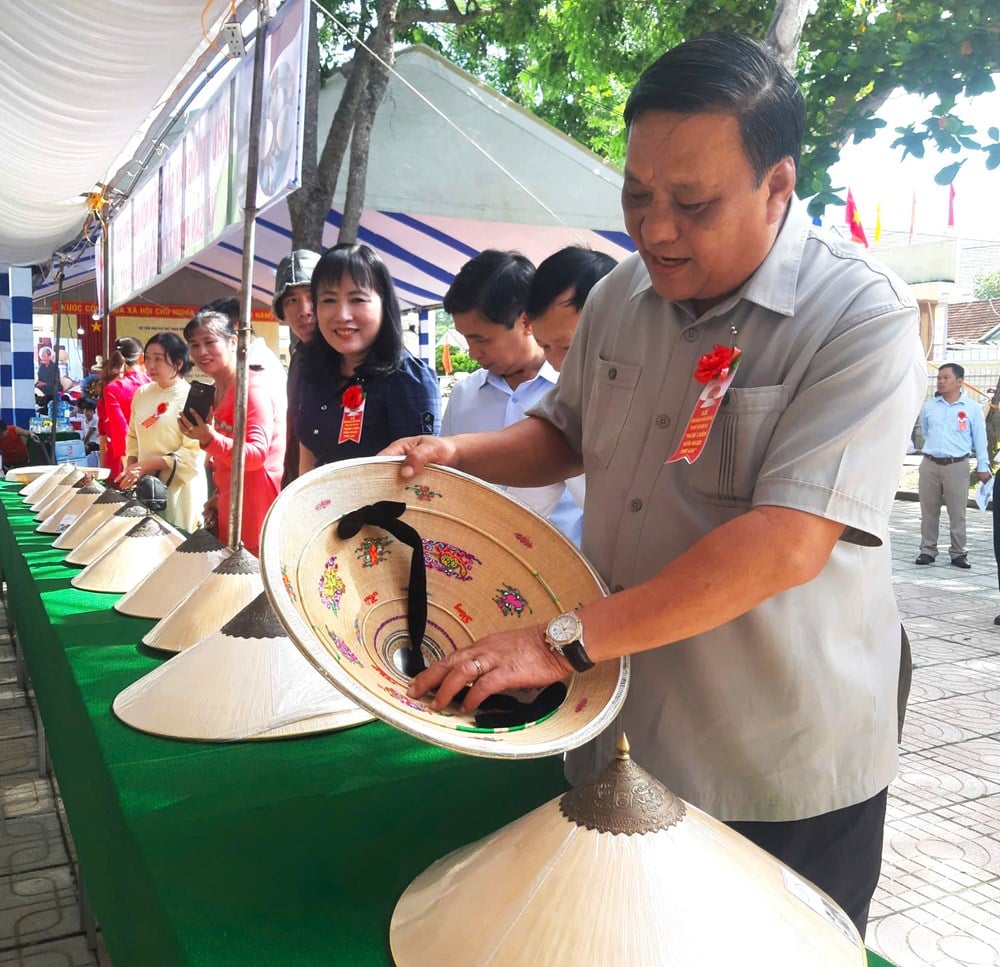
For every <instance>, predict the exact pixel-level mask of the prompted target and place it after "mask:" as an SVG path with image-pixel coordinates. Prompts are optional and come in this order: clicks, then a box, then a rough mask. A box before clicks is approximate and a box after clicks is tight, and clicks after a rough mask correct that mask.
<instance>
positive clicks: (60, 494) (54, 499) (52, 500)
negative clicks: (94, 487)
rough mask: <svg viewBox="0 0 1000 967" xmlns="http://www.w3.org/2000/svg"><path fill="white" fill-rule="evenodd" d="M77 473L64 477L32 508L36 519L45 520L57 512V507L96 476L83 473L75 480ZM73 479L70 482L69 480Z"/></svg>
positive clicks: (91, 481)
mask: <svg viewBox="0 0 1000 967" xmlns="http://www.w3.org/2000/svg"><path fill="white" fill-rule="evenodd" d="M75 476H76V475H75V474H73V475H69V476H66V477H64V478H63V482H62V483H57V484H56V485H55V486H54V487H53V488H52V489H51V490H50V491H49V495H48V496H47V497H46V498H45V499H44V500H41V501H39V502H38V503H37V504H35V506H34V507H32V508H31V509H32V510H33V511H34V512H35V520H37V521H43V520H45V519H46V518H47V517H49V516H51V515H52V514H53V513H55V511H56V509H57V508H59V507H61V506H62V505H63V504H65V503H66V501H68V500H69V499H70V497H72V496H73V495H74V494H75V493H76V492H77V491H78V490H80V489H81V488H82V487H86V486H87V484H89V483H93V481H94V478H93V477H91V476H88V475H87V474H85V473H84V474H81V475H80V476H79V477H76V479H75V480H74V479H73V477H75ZM71 480H72V481H73V482H72V483H70V482H69V481H71Z"/></svg>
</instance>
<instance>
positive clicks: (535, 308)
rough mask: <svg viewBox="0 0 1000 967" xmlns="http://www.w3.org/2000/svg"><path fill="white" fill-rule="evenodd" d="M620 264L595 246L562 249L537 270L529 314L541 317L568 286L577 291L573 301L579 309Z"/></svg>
mask: <svg viewBox="0 0 1000 967" xmlns="http://www.w3.org/2000/svg"><path fill="white" fill-rule="evenodd" d="M617 264H618V263H617V262H616V261H615V260H614V259H613V258H612V257H611V256H610V255H605V254H604V253H603V252H595V251H594V250H593V249H591V248H582V247H581V246H579V245H569V246H567V247H566V248H561V249H559V251H558V252H556V253H554V254H553V255H550V256H549V257H548V258H547V259H545V261H543V262H542V263H541V264H540V265H539V266H538V268H537V269H535V277H534V278H533V279H532V280H531V285H530V286H529V287H528V298H527V300H526V301H525V303H524V312H525V315H526V316H527V317H528V318H529V319H537V318H538V317H539V316H540V315H541V314H542V313H543V312H545V311H547V310H548V309H549V308H550V307H551V305H552V303H554V302H555V301H556V299H558V298H559V296H561V295H562V294H563V293H564V292H565V291H566V290H567V289H572V290H573V291H572V294H571V295H570V300H569V304H570V305H571V306H572V307H573V308H574V309H576V311H577V312H579V311H580V310H581V309H582V308H583V304H584V303H585V302H586V301H587V296H588V295H590V290H591V289H592V288H593V287H594V286H595V285H596V284H597V283H598V282H599V281H600V280H601V279H603V278H604V276H606V275H607V274H608V273H609V272H610V271H611V270H612V269H613V268H614V267H615V266H616V265H617Z"/></svg>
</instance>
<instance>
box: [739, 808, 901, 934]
mask: <svg viewBox="0 0 1000 967" xmlns="http://www.w3.org/2000/svg"><path fill="white" fill-rule="evenodd" d="M887 791H888V790H886V789H883V790H882V791H881V792H880V793H878V794H877V795H875V796H872V798H871V799H868V800H866V801H865V802H861V803H858V804H857V805H855V806H845V807H844V808H843V809H837V810H834V811H833V812H832V813H823V815H821V816H813V817H811V818H810V819H796V820H792V821H790V822H787V823H756V822H736V823H726V825H727V826H729V827H730V828H732V829H735V830H736V832H738V833H742V834H743V835H744V836H746V838H747V839H749V840H750V841H751V842H753V843H756V844H757V845H758V846H759V847H760V848H761V849H763V850H767V852H768V853H770V854H771V855H772V856H774V857H776V858H777V859H779V860H781V862H782V863H784V864H785V865H786V866H789V867H791V868H792V869H793V870H795V872H796V873H798V874H799V875H800V876H803V877H805V878H806V879H807V880H810V881H811V882H812V883H814V884H815V885H816V886H818V887H819V888H820V889H821V890H822V891H823V892H824V893H827V894H829V895H830V897H831V898H832V899H833V900H835V901H836V902H837V904H838V905H839V906H840V907H841V908H842V909H843V911H844V912H845V913H846V914H847V915H848V916H849V917H850V918H851V920H853V921H854V926H856V927H857V928H858V932H859V933H860V934H861V936H862V937H864V935H865V928H866V926H867V925H868V907H869V906H870V904H871V899H872V894H874V892H875V887H876V886H877V885H878V877H879V872H880V871H881V869H882V834H883V831H884V828H885V800H886V793H887Z"/></svg>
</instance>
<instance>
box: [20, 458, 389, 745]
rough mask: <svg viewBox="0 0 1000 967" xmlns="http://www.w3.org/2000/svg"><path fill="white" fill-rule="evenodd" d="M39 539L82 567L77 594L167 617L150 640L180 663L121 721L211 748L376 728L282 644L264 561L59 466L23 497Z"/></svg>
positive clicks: (125, 708) (142, 687)
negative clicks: (113, 597) (112, 597)
mask: <svg viewBox="0 0 1000 967" xmlns="http://www.w3.org/2000/svg"><path fill="white" fill-rule="evenodd" d="M22 496H23V497H24V499H25V500H26V501H27V502H28V503H29V505H30V506H31V508H32V509H33V510H35V511H36V514H35V519H36V520H39V521H40V524H39V527H38V528H36V529H37V530H38V531H39V532H41V533H53V534H57V535H58V536H57V537H56V539H55V541H54V542H53V546H54V547H57V548H59V549H61V550H67V551H68V552H69V553H68V554H67V556H66V558H65V560H66V562H67V563H69V564H74V565H80V566H82V567H83V570H81V571H80V572H79V573H78V574H76V575H75V576H74V577H73V579H72V581H71V583H72V584H73V586H74V587H77V588H80V589H82V590H88V591H101V592H112V593H117V594H124V597H121V598H119V600H118V601H117V602H115V605H114V607H115V610H117V611H119V612H121V613H122V614H127V615H134V616H137V617H144V618H158V619H160V620H159V622H158V623H157V624H156V625H155V626H154V627H153V628H152V629H151V630H150V631H149V632H148V633H147V634H146V635H144V636H143V638H142V643H143V644H144V645H147V646H149V647H151V648H155V649H158V650H161V651H165V652H172V653H175V654H176V656H177V657H175V658H173V659H171V660H170V661H168V662H165V663H164V664H163V665H161V666H159V667H158V668H156V669H155V670H154V671H153V672H151V673H149V674H148V675H146V676H145V677H144V678H142V679H141V680H140V681H138V682H136V683H134V684H133V685H131V686H130V687H129V688H127V689H125V690H124V691H123V692H122V693H121V694H120V695H119V696H118V697H117V698H116V699H115V702H114V705H113V708H114V711H115V713H116V715H118V717H119V718H120V719H121V720H122V721H123V722H125V723H126V724H128V725H131V726H132V727H134V728H136V729H139V730H141V731H144V732H151V733H153V734H157V735H164V736H169V737H175V738H184V739H194V740H202V741H230V740H233V741H235V740H241V739H260V738H278V737H284V736H290V735H302V734H309V733H313V732H323V731H330V730H332V729H339V728H346V727H349V726H351V725H357V724H359V723H362V722H367V721H370V720H371V719H372V717H373V716H371V714H370V713H368V712H365V711H363V710H362V709H360V708H359V707H358V706H357V705H355V704H354V703H353V702H351V701H350V700H349V699H347V698H346V697H344V696H343V695H342V694H341V693H340V692H338V691H337V690H336V689H335V688H334V687H333V686H331V685H330V684H329V683H328V682H326V681H325V680H324V679H323V678H322V677H321V676H320V675H318V674H317V673H316V671H315V670H314V668H313V667H312V666H311V665H310V664H309V663H308V662H307V661H306V659H305V658H304V657H303V656H302V654H301V653H300V652H299V650H298V649H297V648H296V647H295V646H294V645H293V644H292V643H291V642H290V641H289V640H288V638H287V637H286V636H285V633H284V630H283V629H282V627H281V625H280V623H279V622H278V620H277V618H276V617H275V615H274V613H273V611H272V610H271V607H270V604H269V603H268V601H267V597H266V595H265V594H264V590H263V585H262V582H261V578H260V567H259V564H258V562H257V559H256V558H255V557H254V556H253V555H252V554H250V553H249V551H247V550H245V549H243V548H240V549H239V550H237V551H235V552H233V551H230V549H228V548H227V547H225V545H223V544H222V543H221V542H220V541H219V540H218V539H217V538H215V537H214V536H212V535H211V534H209V533H208V532H207V531H204V530H201V531H197V532H196V533H194V534H192V535H191V536H190V537H188V538H187V539H186V540H185V539H184V538H183V536H182V535H181V534H179V533H178V532H177V531H176V530H175V529H174V528H172V527H170V526H169V525H168V524H166V523H164V522H163V521H162V520H160V519H159V518H158V517H156V516H155V515H152V514H150V513H149V511H148V509H147V508H146V507H145V506H144V505H143V504H141V503H140V502H139V501H136V500H131V499H130V498H129V497H128V496H126V495H125V494H123V493H121V492H120V491H117V490H113V489H110V488H104V487H101V486H100V485H98V484H97V483H96V481H94V480H93V479H92V478H91V477H90V476H88V475H87V474H86V473H85V472H82V471H80V470H78V469H75V468H73V467H72V465H70V464H61V465H59V467H57V468H54V469H53V470H51V471H50V472H49V473H48V474H46V475H42V476H39V477H37V478H36V479H35V480H34V481H33V482H32V483H31V484H29V485H28V486H26V487H25V488H24V489H23V490H22Z"/></svg>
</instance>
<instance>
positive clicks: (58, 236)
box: [0, 0, 230, 269]
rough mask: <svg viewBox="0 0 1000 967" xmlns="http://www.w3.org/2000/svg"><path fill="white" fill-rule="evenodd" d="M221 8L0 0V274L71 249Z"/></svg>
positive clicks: (221, 0) (124, 0) (218, 2)
mask: <svg viewBox="0 0 1000 967" xmlns="http://www.w3.org/2000/svg"><path fill="white" fill-rule="evenodd" d="M229 8H230V4H229V2H228V0H210V2H209V3H208V4H206V3H205V0H171V2H170V3H163V2H162V0H101V2H100V3H97V4H95V3H93V2H92V0H58V2H47V3H32V4H26V3H24V0H0V60H2V63H3V72H2V74H0V131H2V132H3V150H2V151H0V185H2V186H3V192H2V193H0V268H3V269H6V267H7V266H9V265H28V264H32V263H38V262H44V261H45V260H47V259H48V258H49V256H51V255H52V253H53V252H54V251H55V250H56V249H58V248H59V247H61V246H62V245H65V244H66V243H68V242H70V241H72V239H73V238H74V236H76V235H77V233H78V232H79V231H80V229H81V227H82V226H83V223H84V221H85V219H86V215H87V205H86V197H85V196H86V194H87V193H89V192H90V191H92V190H93V189H94V187H95V185H97V184H98V183H99V182H101V181H102V180H103V179H104V178H106V177H107V174H108V172H109V171H111V170H112V169H113V168H114V166H115V163H116V159H117V158H119V157H120V156H121V155H122V153H123V149H125V157H126V158H127V157H130V156H131V151H130V149H132V148H134V147H135V146H137V145H138V143H139V141H140V140H141V138H142V136H143V133H144V129H145V126H146V124H147V123H148V122H149V121H150V120H151V119H152V118H153V117H154V116H155V115H156V114H157V113H158V112H159V107H160V106H162V105H163V104H164V103H165V102H166V100H167V99H169V96H170V94H171V92H172V91H173V89H174V87H175V85H176V79H177V77H178V76H179V75H182V74H183V73H184V72H185V71H186V69H187V68H188V67H190V66H191V65H193V64H194V63H195V61H196V60H197V59H198V57H199V55H200V54H201V53H203V52H204V51H205V50H206V49H207V47H208V41H207V40H206V38H205V36H204V33H203V24H204V29H207V30H209V31H211V32H213V33H214V31H215V26H216V24H217V23H218V21H219V19H220V17H221V16H222V15H223V14H224V13H227V12H228V10H229Z"/></svg>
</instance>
